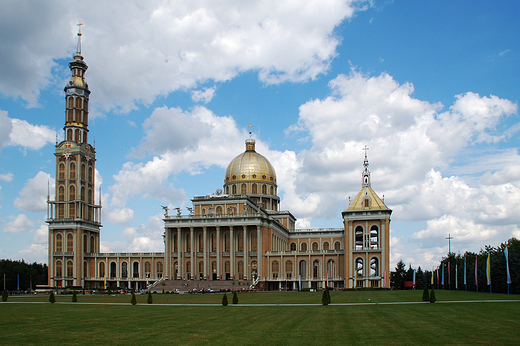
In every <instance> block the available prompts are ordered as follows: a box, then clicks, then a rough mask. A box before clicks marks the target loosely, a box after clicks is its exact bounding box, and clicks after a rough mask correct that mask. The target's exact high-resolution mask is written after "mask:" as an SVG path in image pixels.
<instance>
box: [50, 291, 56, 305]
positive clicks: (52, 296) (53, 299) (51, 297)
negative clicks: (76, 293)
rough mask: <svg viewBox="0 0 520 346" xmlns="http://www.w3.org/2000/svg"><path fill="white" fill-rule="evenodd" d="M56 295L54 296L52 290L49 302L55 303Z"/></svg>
mask: <svg viewBox="0 0 520 346" xmlns="http://www.w3.org/2000/svg"><path fill="white" fill-rule="evenodd" d="M55 302H56V297H55V296H54V291H51V294H49V303H55Z"/></svg>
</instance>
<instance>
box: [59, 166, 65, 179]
mask: <svg viewBox="0 0 520 346" xmlns="http://www.w3.org/2000/svg"><path fill="white" fill-rule="evenodd" d="M58 179H59V180H63V179H65V164H64V163H63V162H62V163H60V164H59V165H58Z"/></svg>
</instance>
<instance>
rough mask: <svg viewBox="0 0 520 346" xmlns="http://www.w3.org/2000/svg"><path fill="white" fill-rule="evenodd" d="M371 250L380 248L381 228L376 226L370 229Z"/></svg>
mask: <svg viewBox="0 0 520 346" xmlns="http://www.w3.org/2000/svg"><path fill="white" fill-rule="evenodd" d="M370 248H371V249H377V248H379V228H378V227H377V226H376V225H374V226H372V227H371V228H370Z"/></svg>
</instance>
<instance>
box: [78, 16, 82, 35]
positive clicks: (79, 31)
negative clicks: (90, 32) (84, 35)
mask: <svg viewBox="0 0 520 346" xmlns="http://www.w3.org/2000/svg"><path fill="white" fill-rule="evenodd" d="M77 25H78V36H81V26H82V25H83V23H81V20H80V21H79V23H78V24H77Z"/></svg>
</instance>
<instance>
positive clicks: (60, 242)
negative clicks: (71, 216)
mask: <svg viewBox="0 0 520 346" xmlns="http://www.w3.org/2000/svg"><path fill="white" fill-rule="evenodd" d="M62 251H63V238H62V236H61V234H59V233H58V234H56V252H62Z"/></svg>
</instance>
